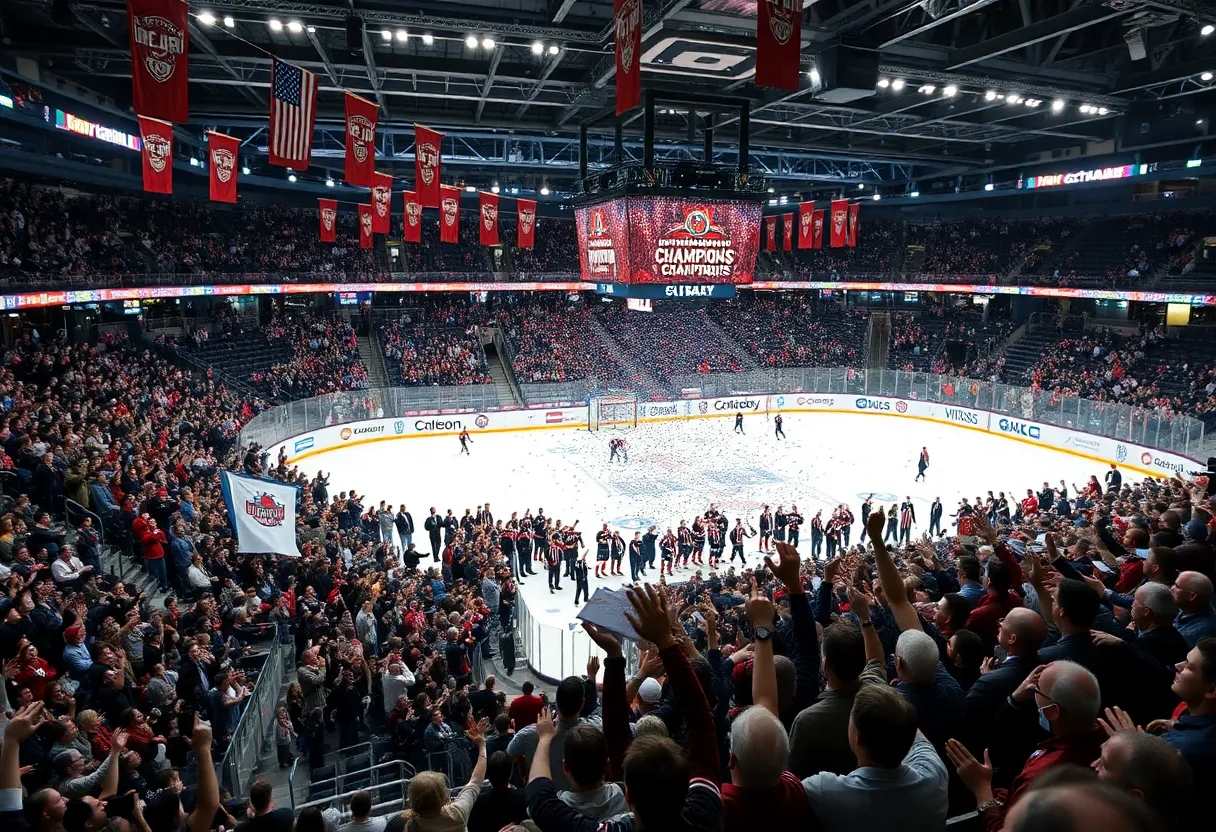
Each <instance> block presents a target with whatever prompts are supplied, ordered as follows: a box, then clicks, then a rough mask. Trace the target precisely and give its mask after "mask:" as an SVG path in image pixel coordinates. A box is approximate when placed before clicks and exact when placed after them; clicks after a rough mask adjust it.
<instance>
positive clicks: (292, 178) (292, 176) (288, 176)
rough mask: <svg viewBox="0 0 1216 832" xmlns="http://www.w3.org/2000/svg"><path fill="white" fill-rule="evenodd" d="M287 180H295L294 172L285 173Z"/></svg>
mask: <svg viewBox="0 0 1216 832" xmlns="http://www.w3.org/2000/svg"><path fill="white" fill-rule="evenodd" d="M287 181H288V182H295V181H296V175H295V174H294V173H290V174H288V175H287Z"/></svg>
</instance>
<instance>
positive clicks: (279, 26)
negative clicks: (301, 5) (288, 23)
mask: <svg viewBox="0 0 1216 832" xmlns="http://www.w3.org/2000/svg"><path fill="white" fill-rule="evenodd" d="M270 31H272V32H281V31H283V22H282V21H281V20H279V19H278V18H277V17H272V18H270Z"/></svg>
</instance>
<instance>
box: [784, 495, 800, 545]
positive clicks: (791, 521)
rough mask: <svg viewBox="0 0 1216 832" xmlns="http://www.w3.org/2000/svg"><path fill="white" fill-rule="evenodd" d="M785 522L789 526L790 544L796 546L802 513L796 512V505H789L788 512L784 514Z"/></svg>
mask: <svg viewBox="0 0 1216 832" xmlns="http://www.w3.org/2000/svg"><path fill="white" fill-rule="evenodd" d="M785 522H786V523H787V524H788V527H789V539H790V545H791V546H797V545H798V529H799V528H800V527H801V526H802V515H801V514H799V513H798V506H797V505H791V506H790V513H789V514H787V515H786V516H785Z"/></svg>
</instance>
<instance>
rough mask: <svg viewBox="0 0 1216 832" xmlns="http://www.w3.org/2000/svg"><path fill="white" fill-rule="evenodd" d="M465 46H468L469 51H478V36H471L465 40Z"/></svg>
mask: <svg viewBox="0 0 1216 832" xmlns="http://www.w3.org/2000/svg"><path fill="white" fill-rule="evenodd" d="M464 45H465V46H467V47H468V48H469V49H476V48H477V35H469V36H468V37H467V38H465V39H464Z"/></svg>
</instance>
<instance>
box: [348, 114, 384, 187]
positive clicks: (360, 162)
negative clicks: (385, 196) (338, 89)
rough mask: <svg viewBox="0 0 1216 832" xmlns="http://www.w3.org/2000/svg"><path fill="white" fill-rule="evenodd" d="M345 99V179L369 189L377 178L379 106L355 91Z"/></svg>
mask: <svg viewBox="0 0 1216 832" xmlns="http://www.w3.org/2000/svg"><path fill="white" fill-rule="evenodd" d="M344 97H345V99H346V173H345V177H346V181H347V182H349V183H350V184H352V185H357V186H358V187H360V188H370V187H372V185H374V184H375V179H376V119H377V117H378V115H379V109H378V108H377V107H376V105H375V104H373V103H372V102H371V101H368V100H367V99H365V98H360V97H359V96H357V95H355V94H354V93H350V92H348V93H345V95H344Z"/></svg>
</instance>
